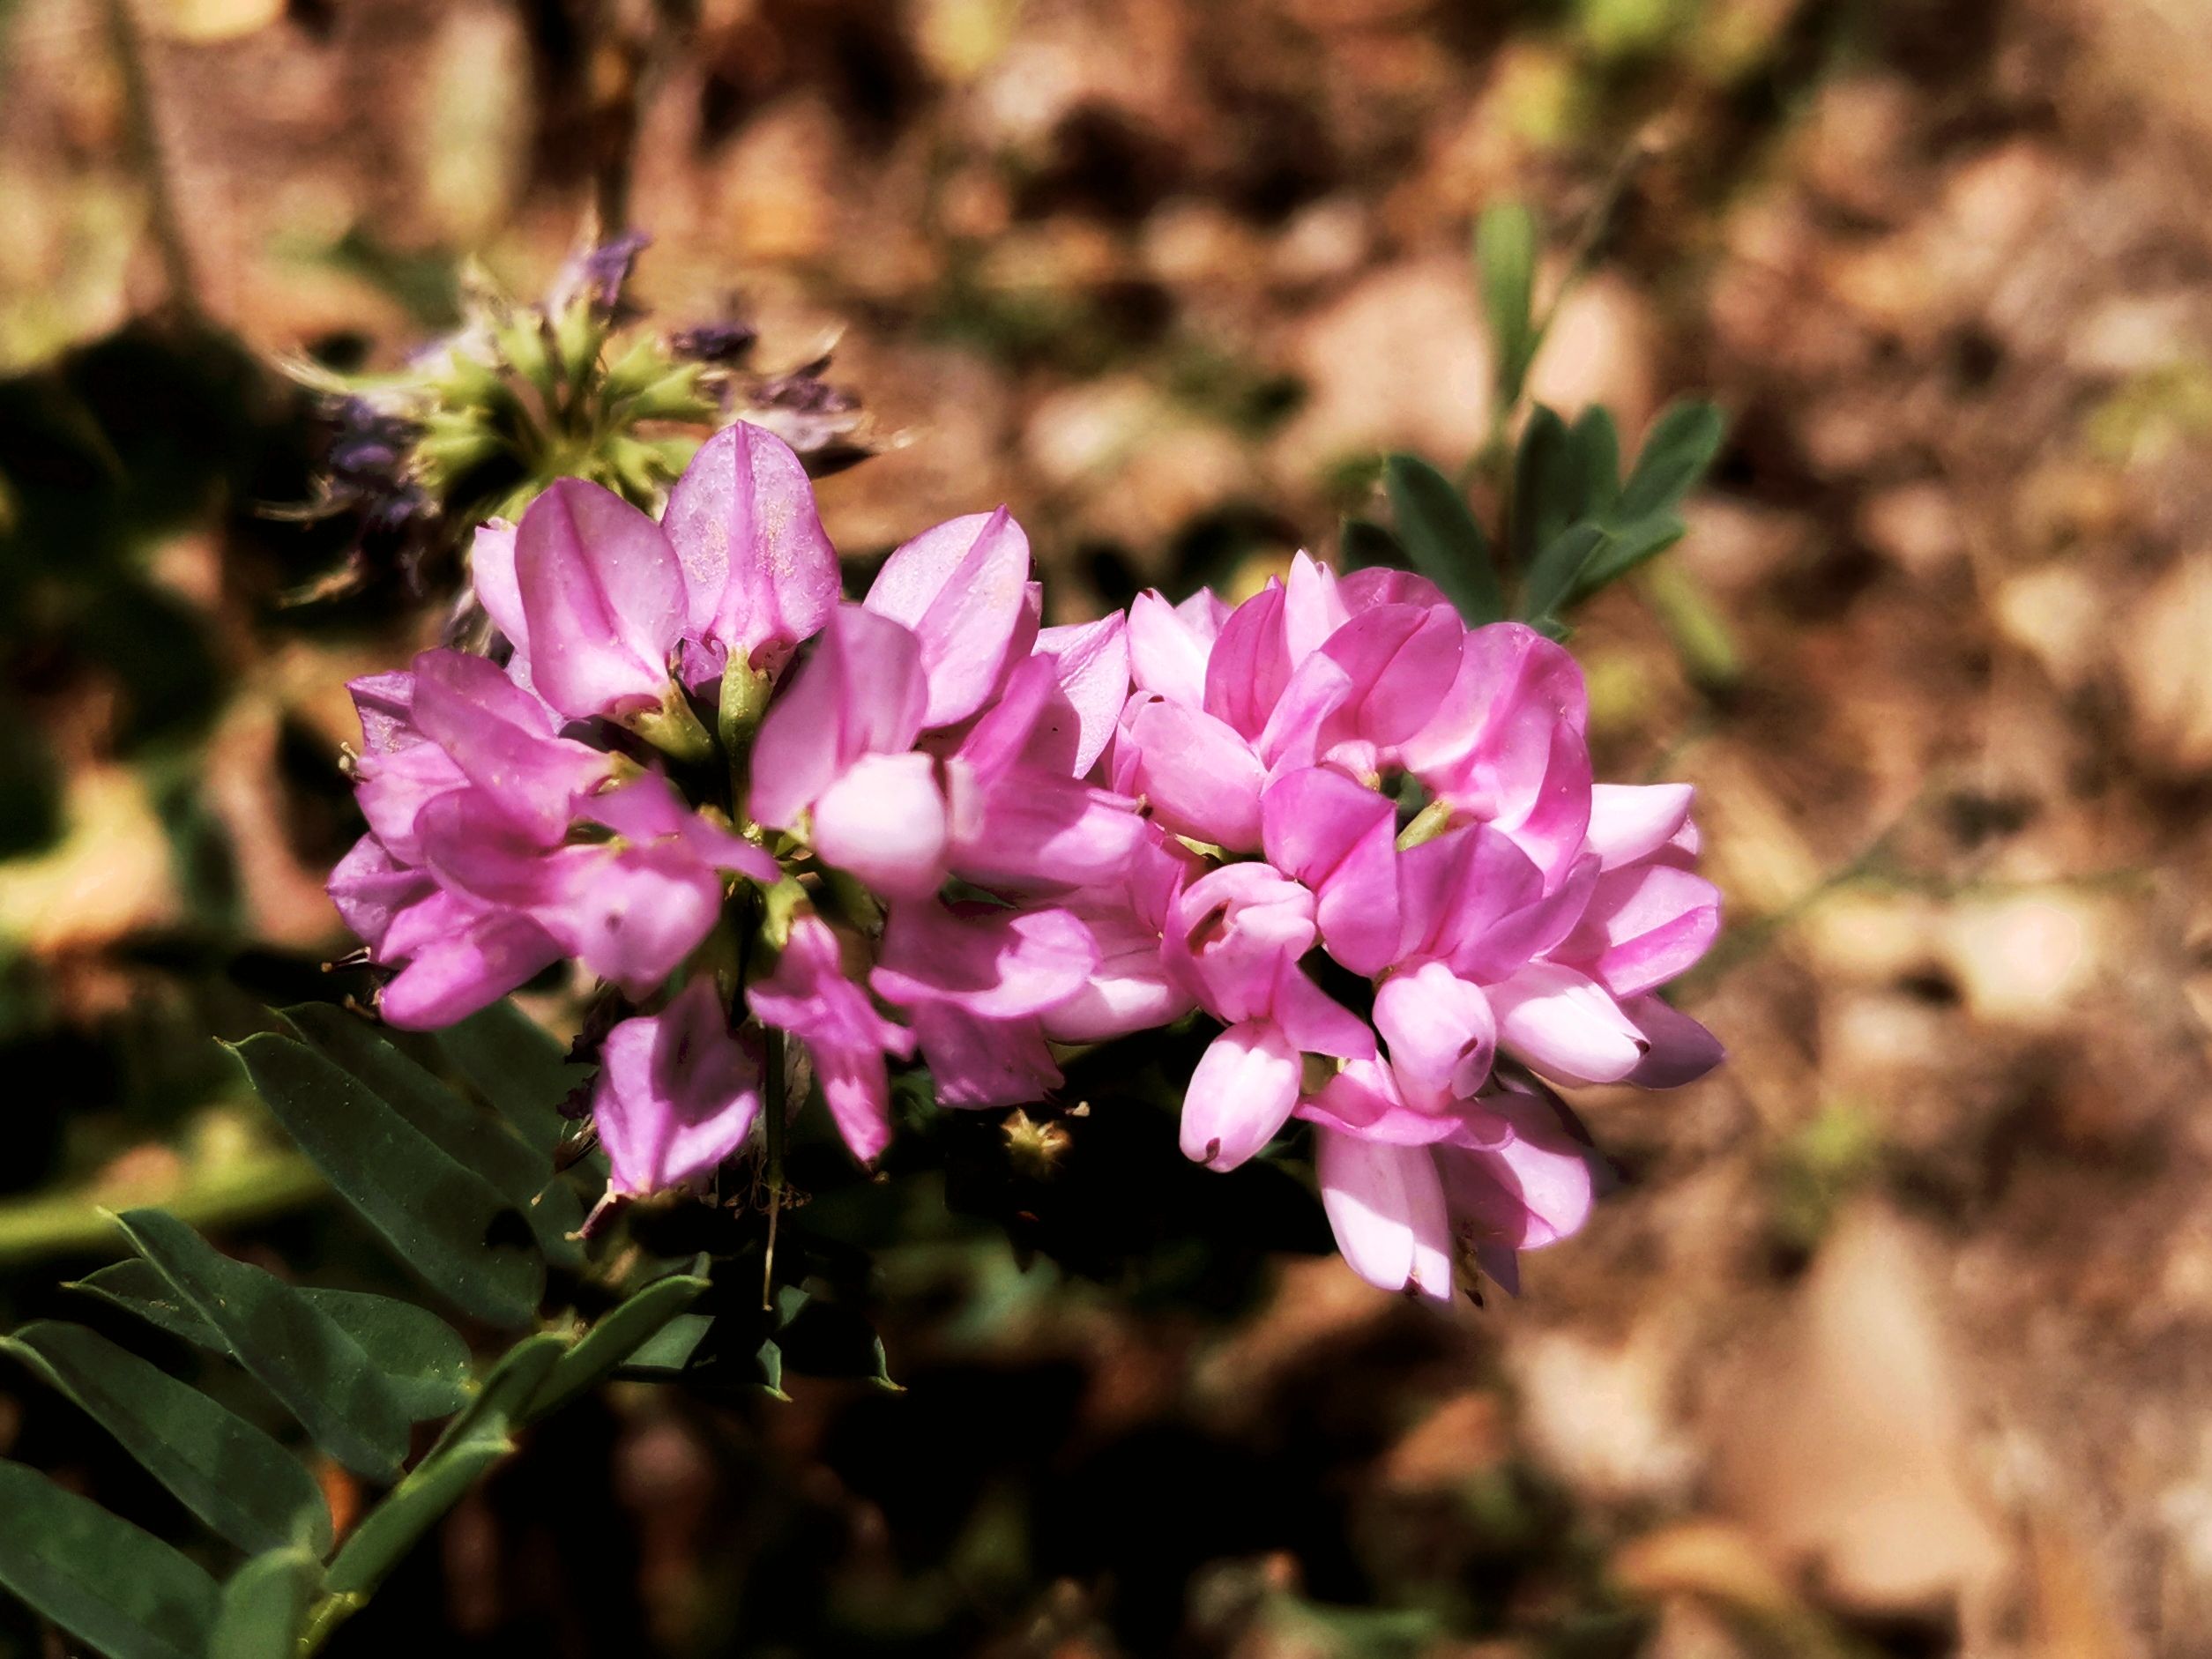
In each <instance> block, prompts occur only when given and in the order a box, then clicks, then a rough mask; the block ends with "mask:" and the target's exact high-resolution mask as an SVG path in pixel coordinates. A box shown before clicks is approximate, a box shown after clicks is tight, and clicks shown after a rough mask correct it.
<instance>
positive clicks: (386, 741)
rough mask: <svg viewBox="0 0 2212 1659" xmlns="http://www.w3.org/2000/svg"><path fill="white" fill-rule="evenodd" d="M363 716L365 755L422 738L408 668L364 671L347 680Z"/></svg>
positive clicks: (362, 747)
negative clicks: (390, 670)
mask: <svg viewBox="0 0 2212 1659" xmlns="http://www.w3.org/2000/svg"><path fill="white" fill-rule="evenodd" d="M346 690H347V691H348V692H349V693H350V694H352V696H353V699H354V713H355V714H356V715H357V716H359V717H360V719H361V753H362V754H363V755H364V756H366V755H384V754H389V753H390V752H391V750H393V749H396V748H405V747H406V746H407V745H408V744H411V743H414V742H417V741H419V740H420V739H421V733H418V732H417V731H416V730H415V725H414V676H413V674H411V673H407V672H406V671H405V670H395V671H393V672H391V673H381V674H363V675H362V676H361V678H360V679H358V680H349V681H346Z"/></svg>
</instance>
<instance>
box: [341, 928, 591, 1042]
mask: <svg viewBox="0 0 2212 1659" xmlns="http://www.w3.org/2000/svg"><path fill="white" fill-rule="evenodd" d="M561 955H562V951H561V947H560V945H559V944H558V943H556V942H555V941H554V939H553V938H552V936H551V935H549V934H547V932H546V931H545V930H544V929H543V928H542V927H540V926H538V925H537V924H536V923H535V922H533V921H532V920H531V919H529V918H528V917H527V916H519V915H515V914H512V913H510V912H505V911H492V912H488V913H485V914H482V915H480V916H478V917H476V918H474V919H473V920H471V921H470V922H469V923H468V924H467V925H465V926H461V927H459V928H455V929H447V930H444V931H443V932H442V933H441V934H439V936H438V937H437V938H436V939H434V940H431V941H428V942H426V943H425V944H424V945H423V946H422V947H421V949H418V950H416V951H415V952H414V953H413V956H412V957H411V958H410V959H409V961H408V963H407V965H406V967H405V968H403V969H401V970H400V971H399V972H398V975H397V976H395V977H394V978H392V979H391V982H390V983H388V984H387V985H386V986H384V989H383V990H382V991H381V992H379V993H377V997H376V1008H377V1011H378V1012H379V1013H380V1014H382V1015H384V1020H385V1023H388V1024H391V1025H394V1026H397V1027H398V1029H399V1030H403V1031H434V1030H438V1029H440V1028H441V1027H443V1026H447V1025H451V1024H452V1023H454V1022H455V1021H457V1020H465V1019H466V1018H467V1017H468V1016H469V1015H472V1014H474V1013H476V1012H478V1011H479V1010H480V1009H482V1008H489V1007H490V1006H491V1005H492V1004H493V1003H495V1002H496V1001H499V999H500V998H502V997H503V996H505V995H506V994H507V993H509V992H510V991H512V990H515V989H516V988H517V987H518V986H522V985H523V984H525V982H527V981H528V980H530V979H533V978H536V977H537V976H538V975H539V974H540V973H541V972H543V971H545V970H546V969H547V968H549V967H551V966H552V965H553V964H554V963H556V962H558V961H560V960H561Z"/></svg>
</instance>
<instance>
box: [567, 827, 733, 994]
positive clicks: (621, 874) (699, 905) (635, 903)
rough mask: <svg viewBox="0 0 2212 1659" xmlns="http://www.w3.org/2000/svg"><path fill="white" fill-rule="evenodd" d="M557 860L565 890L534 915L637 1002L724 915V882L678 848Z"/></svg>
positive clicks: (584, 852)
mask: <svg viewBox="0 0 2212 1659" xmlns="http://www.w3.org/2000/svg"><path fill="white" fill-rule="evenodd" d="M555 858H556V859H558V861H559V868H560V875H561V878H562V889H564V890H563V891H562V893H561V894H560V895H559V896H557V897H555V898H553V899H550V900H548V901H547V902H546V903H544V904H539V905H537V906H536V907H534V908H533V911H532V912H531V913H532V915H533V917H534V918H535V919H537V920H538V921H539V922H540V924H542V925H543V926H544V927H545V929H546V931H547V933H550V934H552V935H553V936H554V937H555V938H556V939H558V940H559V941H561V943H562V946H564V947H565V948H566V949H567V950H568V952H569V954H570V956H576V957H577V958H578V959H579V960H581V961H582V962H583V963H584V965H585V967H586V968H589V969H590V970H591V971H592V972H593V973H595V974H597V975H599V976H600V978H602V979H607V980H611V981H613V982H614V984H615V985H617V986H621V987H622V993H623V994H624V995H626V996H629V998H631V999H632V1000H633V1001H634V1000H636V999H637V998H641V997H644V996H645V995H647V994H648V993H651V992H652V990H654V989H655V988H656V987H657V986H659V984H660V983H661V981H662V980H664V979H666V978H667V977H668V976H669V975H670V974H672V973H674V971H676V969H677V967H678V966H679V965H680V964H681V963H682V961H683V959H684V958H685V957H686V956H689V955H690V954H691V953H692V952H693V951H694V950H696V949H698V948H699V946H700V945H701V944H703V943H704V941H705V940H706V936H707V934H710V933H711V932H713V930H714V923H715V920H716V919H717V918H718V917H719V915H720V914H721V911H722V883H721V882H720V881H719V879H717V877H716V876H715V874H714V873H713V872H712V871H711V870H709V869H707V868H706V867H704V865H702V864H700V863H699V861H698V860H697V859H694V858H692V857H690V856H689V853H687V852H684V851H683V850H682V849H681V848H679V847H673V846H667V845H658V846H647V847H629V848H625V849H624V850H622V852H611V853H610V852H606V851H604V850H602V849H597V848H589V847H576V848H570V849H567V850H565V851H564V852H561V853H559V854H556V855H555Z"/></svg>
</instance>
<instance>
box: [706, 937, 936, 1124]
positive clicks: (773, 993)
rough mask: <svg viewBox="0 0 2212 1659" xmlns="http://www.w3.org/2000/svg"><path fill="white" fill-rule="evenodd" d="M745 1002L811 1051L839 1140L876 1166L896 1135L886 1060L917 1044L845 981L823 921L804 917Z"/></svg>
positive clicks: (840, 951)
mask: <svg viewBox="0 0 2212 1659" xmlns="http://www.w3.org/2000/svg"><path fill="white" fill-rule="evenodd" d="M746 1000H747V1001H748V1002H749V1004H750V1006H751V1008H752V1010H753V1014H754V1016H755V1017H756V1018H757V1019H758V1020H759V1021H760V1022H761V1023H762V1024H763V1025H772V1026H774V1027H776V1028H777V1029H778V1030H783V1031H788V1032H789V1033H790V1034H791V1035H792V1036H793V1037H794V1038H798V1039H799V1040H800V1041H801V1042H803V1043H804V1044H805V1045H807V1052H808V1054H809V1055H810V1056H811V1057H812V1059H813V1060H814V1071H815V1077H816V1080H817V1081H818V1082H820V1083H821V1084H822V1094H823V1102H824V1104H826V1105H828V1106H829V1108H830V1116H831V1117H832V1118H833V1119H834V1120H836V1122H837V1126H838V1134H839V1135H842V1136H843V1137H844V1138H845V1145H846V1146H847V1147H849V1148H851V1149H852V1152H853V1157H857V1158H859V1159H860V1162H862V1163H863V1164H872V1163H874V1162H875V1159H876V1158H877V1157H881V1156H882V1154H883V1149H884V1148H885V1147H886V1146H888V1145H889V1144H890V1135H891V1125H890V1075H889V1073H888V1071H887V1070H886V1068H885V1066H884V1063H883V1056H884V1054H885V1053H893V1054H899V1055H905V1054H911V1053H913V1049H914V1036H913V1033H912V1031H909V1030H906V1029H905V1027H903V1026H900V1025H897V1024H894V1023H892V1022H891V1021H890V1020H887V1019H885V1018H884V1017H883V1015H881V1014H879V1013H877V1012H876V1009H875V1004H874V1003H873V1002H871V1001H868V993H867V992H865V991H864V990H862V989H861V988H860V986H858V985H856V984H854V983H853V981H852V980H851V979H849V978H846V977H845V965H844V951H843V948H842V947H841V946H840V944H839V943H838V935H837V934H836V933H835V932H834V931H832V930H831V928H830V926H829V925H828V924H827V923H826V922H823V920H822V919H820V918H818V917H814V916H801V917H800V918H799V919H797V920H795V921H794V922H793V924H792V927H791V937H790V939H789V941H787V942H786V944H785V946H784V949H783V954H782V955H781V956H778V958H777V961H776V968H775V971H774V972H772V973H771V974H770V975H769V976H768V978H765V979H761V980H756V981H755V982H754V984H753V986H752V988H751V989H750V990H749V992H748V993H746Z"/></svg>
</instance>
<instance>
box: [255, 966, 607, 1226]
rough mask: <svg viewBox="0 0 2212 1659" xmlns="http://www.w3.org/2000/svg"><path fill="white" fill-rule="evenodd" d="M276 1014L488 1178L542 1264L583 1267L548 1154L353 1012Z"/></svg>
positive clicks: (571, 1209)
mask: <svg viewBox="0 0 2212 1659" xmlns="http://www.w3.org/2000/svg"><path fill="white" fill-rule="evenodd" d="M283 1015H284V1018H285V1019H286V1020H287V1021H288V1022H289V1023H291V1026H292V1028H293V1030H296V1031H298V1032H299V1033H300V1035H301V1036H302V1037H303V1038H306V1039H307V1042H308V1045H309V1047H311V1048H313V1049H315V1050H316V1051H317V1053H320V1054H322V1055H323V1056H324V1058H325V1059H327V1060H331V1061H332V1062H333V1063H334V1064H336V1065H338V1066H339V1067H342V1068H344V1069H345V1070H346V1072H348V1073H350V1074H351V1075H353V1076H354V1078H355V1079H356V1080H358V1081H359V1082H361V1085H362V1086H363V1087H364V1088H366V1089H368V1090H370V1091H371V1092H372V1093H374V1094H375V1095H376V1097H378V1098H380V1099H381V1100H383V1101H384V1104H385V1105H389V1106H390V1107H391V1109H392V1110H393V1111H395V1112H398V1114H399V1115H400V1116H401V1117H403V1118H405V1119H406V1120H407V1121H408V1123H410V1124H411V1125H413V1127H414V1128H415V1129H416V1130H417V1131H419V1132H420V1133H421V1135H423V1137H424V1138H425V1139H427V1140H429V1141H431V1142H436V1145H437V1146H438V1148H439V1149H441V1150H443V1152H444V1153H445V1154H446V1156H447V1157H451V1159H452V1160H453V1161H454V1162H455V1163H456V1164H459V1165H460V1166H461V1167H462V1168H463V1169H465V1170H473V1171H475V1172H477V1173H478V1174H479V1175H481V1176H482V1177H483V1178H484V1179H486V1180H487V1181H488V1182H489V1183H490V1184H491V1185H492V1187H494V1188H495V1189H496V1190H497V1191H498V1192H499V1193H500V1194H501V1195H502V1196H503V1197H504V1198H505V1199H506V1200H507V1201H508V1202H510V1203H511V1204H512V1205H513V1206H514V1207H515V1209H517V1210H518V1212H519V1213H520V1214H521V1216H522V1217H523V1219H524V1220H525V1221H526V1222H528V1223H529V1224H530V1231H531V1232H532V1234H533V1236H534V1237H535V1238H536V1239H537V1240H538V1248H539V1250H540V1252H542V1253H543V1254H544V1256H545V1258H546V1260H547V1261H553V1262H557V1263H558V1264H560V1265H561V1266H562V1267H566V1268H574V1267H579V1266H581V1265H582V1264H583V1261H584V1248H583V1246H582V1244H581V1243H580V1242H579V1241H578V1240H577V1239H576V1238H575V1237H574V1234H575V1233H576V1231H577V1229H578V1228H580V1227H581V1226H583V1224H584V1207H583V1205H582V1204H581V1203H579V1202H578V1201H577V1195H576V1191H575V1189H574V1188H573V1187H570V1186H569V1185H568V1184H567V1183H566V1182H564V1181H562V1180H560V1179H557V1178H556V1177H555V1174H554V1170H553V1159H552V1157H551V1155H550V1154H549V1153H547V1152H544V1151H533V1149H531V1148H530V1147H527V1146H525V1145H524V1144H523V1142H522V1139H521V1137H520V1136H518V1135H517V1134H516V1133H515V1132H514V1131H513V1130H512V1129H510V1128H509V1127H507V1125H506V1124H505V1123H503V1122H502V1121H501V1120H499V1119H497V1118H495V1117H491V1116H488V1115H486V1114H485V1113H484V1112H481V1111H480V1109H478V1108H477V1107H476V1106H474V1105H471V1104H470V1103H469V1102H468V1101H466V1100H464V1099H462V1098H461V1097H460V1096H459V1095H458V1094H456V1093H454V1091H453V1090H451V1089H449V1088H447V1087H446V1085H445V1084H444V1083H443V1082H441V1081H440V1080H439V1079H438V1078H437V1077H436V1075H433V1074H432V1073H431V1072H429V1071H428V1070H427V1069H426V1068H423V1067H421V1066H419V1065H417V1064H416V1063H415V1062H414V1061H413V1060H411V1059H409V1058H408V1057H407V1056H406V1055H405V1054H403V1053H400V1052H399V1051H398V1049H397V1048H394V1047H393V1046H392V1045H391V1044H390V1043H389V1042H387V1041H385V1040H384V1038H382V1037H380V1036H379V1035H378V1034H377V1033H376V1030H375V1029H374V1028H373V1027H372V1026H370V1025H369V1023H368V1022H367V1021H366V1020H364V1019H361V1017H360V1016H359V1015H353V1014H348V1013H347V1012H346V1010H345V1009H343V1008H336V1007H333V1006H332V1005H331V1004H330V1003H328V1002H310V1003H306V1004H303V1005H302V1006H301V1007H298V1008H286V1009H284V1010H283Z"/></svg>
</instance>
